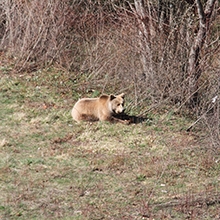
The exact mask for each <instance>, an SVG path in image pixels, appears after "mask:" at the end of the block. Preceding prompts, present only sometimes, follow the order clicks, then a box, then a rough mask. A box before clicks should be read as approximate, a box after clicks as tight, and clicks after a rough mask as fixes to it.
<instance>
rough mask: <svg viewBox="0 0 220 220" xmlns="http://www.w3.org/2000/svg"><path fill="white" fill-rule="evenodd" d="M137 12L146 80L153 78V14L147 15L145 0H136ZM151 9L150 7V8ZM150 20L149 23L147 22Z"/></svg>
mask: <svg viewBox="0 0 220 220" xmlns="http://www.w3.org/2000/svg"><path fill="white" fill-rule="evenodd" d="M134 4H135V12H136V15H137V20H138V25H139V27H138V29H139V43H140V48H141V62H142V66H143V71H144V74H145V76H146V80H147V81H149V80H151V79H152V78H153V65H152V54H151V46H150V42H151V40H150V38H151V28H152V25H151V15H150V13H149V15H148V16H147V12H146V9H145V6H144V1H143V0H134ZM149 10H150V9H149ZM147 20H148V24H146V22H147Z"/></svg>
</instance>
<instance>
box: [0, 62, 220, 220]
mask: <svg viewBox="0 0 220 220" xmlns="http://www.w3.org/2000/svg"><path fill="white" fill-rule="evenodd" d="M71 83H72V82H69V81H68V77H66V75H65V74H64V73H63V72H62V71H61V72H59V71H58V70H56V69H54V70H45V71H38V72H34V73H29V74H23V75H21V74H15V73H12V72H11V70H10V68H9V67H7V66H5V65H2V66H1V67H0V101H1V104H0V122H1V123H0V187H1V193H0V219H2V220H3V219H5V220H6V219H116V220H117V219H219V218H220V185H219V184H220V157H219V156H220V154H219V151H217V150H216V149H212V148H210V145H209V141H208V140H206V139H204V138H203V133H202V132H201V131H194V132H193V131H192V132H191V133H187V132H186V131H184V129H185V128H186V127H187V126H189V125H190V123H191V122H192V121H190V119H187V118H184V117H181V116H178V115H175V114H172V113H171V112H168V111H167V112H163V113H161V114H158V113H157V114H153V113H151V117H150V118H151V119H149V120H147V121H146V122H144V123H140V124H131V125H122V124H110V123H102V122H97V123H81V124H76V123H74V122H73V121H72V119H71V116H70V110H71V108H72V106H73V104H74V102H75V101H76V100H77V98H78V97H79V96H80V95H79V94H80V91H78V90H77V89H76V88H77V84H76V85H75V84H73V83H72V85H71ZM71 86H72V91H70V89H69V88H70V87H71ZM146 117H147V116H146Z"/></svg>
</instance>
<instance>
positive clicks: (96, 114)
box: [71, 93, 129, 124]
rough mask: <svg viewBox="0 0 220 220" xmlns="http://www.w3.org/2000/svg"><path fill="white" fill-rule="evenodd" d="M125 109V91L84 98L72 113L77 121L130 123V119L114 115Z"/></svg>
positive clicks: (77, 103)
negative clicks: (118, 93) (122, 118)
mask: <svg viewBox="0 0 220 220" xmlns="http://www.w3.org/2000/svg"><path fill="white" fill-rule="evenodd" d="M123 111H124V93H122V94H120V95H117V96H114V95H101V96H100V97H99V98H83V99H80V100H79V101H78V102H76V104H75V105H74V107H73V109H72V112H71V115H72V117H73V119H74V120H75V121H77V122H80V121H98V120H100V121H110V122H120V123H123V124H128V123H129V121H128V120H121V119H118V118H116V117H114V115H117V114H120V113H122V112H123Z"/></svg>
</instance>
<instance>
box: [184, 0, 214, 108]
mask: <svg viewBox="0 0 220 220" xmlns="http://www.w3.org/2000/svg"><path fill="white" fill-rule="evenodd" d="M215 2H216V0H208V1H207V2H206V8H205V10H204V9H203V6H202V3H201V1H200V0H196V6H197V11H198V16H199V27H198V33H197V35H196V36H195V38H194V42H193V44H192V46H191V50H190V54H189V61H188V74H189V88H188V91H189V95H190V96H191V99H190V103H189V104H190V107H195V106H197V105H198V104H199V97H198V80H199V77H200V75H201V69H200V63H199V58H200V52H201V49H202V47H203V44H204V41H205V39H206V35H207V32H208V29H209V19H210V18H211V15H212V12H213V9H214V5H215Z"/></svg>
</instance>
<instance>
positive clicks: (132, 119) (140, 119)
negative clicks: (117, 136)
mask: <svg viewBox="0 0 220 220" xmlns="http://www.w3.org/2000/svg"><path fill="white" fill-rule="evenodd" d="M114 117H115V118H118V119H120V120H123V121H125V120H126V121H129V124H140V123H143V122H147V121H148V122H149V121H151V120H152V119H151V118H146V117H142V116H135V115H129V114H127V113H125V112H122V113H120V114H115V115H114Z"/></svg>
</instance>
